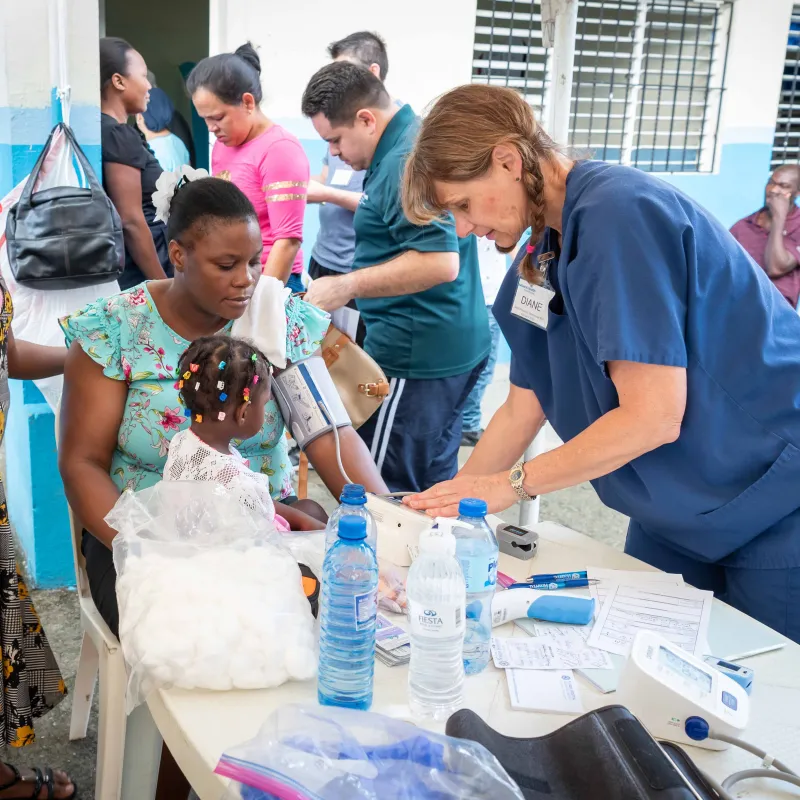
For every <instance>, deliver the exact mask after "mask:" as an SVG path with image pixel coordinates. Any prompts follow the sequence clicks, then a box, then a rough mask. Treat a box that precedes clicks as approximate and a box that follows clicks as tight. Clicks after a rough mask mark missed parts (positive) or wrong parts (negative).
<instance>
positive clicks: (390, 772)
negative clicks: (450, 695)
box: [215, 705, 523, 800]
mask: <svg viewBox="0 0 800 800" xmlns="http://www.w3.org/2000/svg"><path fill="white" fill-rule="evenodd" d="M215 772H216V773H217V774H218V775H222V776H223V777H226V778H232V779H233V781H234V783H233V784H232V785H231V787H230V788H229V789H228V792H227V793H226V795H225V797H224V800H306V799H308V800H350V798H358V799H359V800H434V798H435V800H444V799H445V798H448V799H449V798H465V799H466V798H469V799H470V800H522V798H523V795H522V792H521V791H520V790H519V788H518V787H517V785H516V784H515V783H514V781H512V780H511V778H510V777H509V776H508V774H507V773H506V772H505V770H504V769H503V768H502V767H501V766H500V763H499V762H498V761H497V759H496V758H495V757H494V756H493V755H492V754H491V753H490V752H489V751H488V750H487V749H486V748H485V747H483V745H480V744H477V743H476V742H469V741H466V740H464V739H453V738H452V737H449V736H441V735H439V734H436V733H431V732H430V731H426V730H422V729H421V728H417V727H416V726H415V725H412V724H410V723H408V722H403V721H401V720H396V719H391V718H390V717H384V716H382V715H380V714H373V713H369V712H365V711H351V710H349V709H344V708H325V707H321V706H313V707H312V706H299V705H286V706H283V707H282V708H280V709H278V711H276V712H274V713H273V714H272V715H271V716H270V717H269V719H268V720H267V721H266V722H265V723H264V726H263V727H262V728H261V730H260V731H259V733H258V735H257V736H256V737H255V738H254V739H252V740H250V741H249V742H247V743H245V744H242V745H239V746H238V747H234V748H231V749H230V750H228V751H226V752H225V753H223V755H222V758H221V759H220V761H219V763H218V764H217V767H216V769H215Z"/></svg>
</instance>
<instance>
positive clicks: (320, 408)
mask: <svg viewBox="0 0 800 800" xmlns="http://www.w3.org/2000/svg"><path fill="white" fill-rule="evenodd" d="M272 386H273V389H274V394H275V400H276V401H277V403H278V408H280V410H281V416H282V417H283V421H284V422H285V423H286V427H287V428H288V429H289V431H290V432H291V434H292V436H293V437H294V440H295V441H296V442H297V446H298V447H299V448H300V449H301V450H305V449H306V447H307V446H308V445H309V444H311V442H313V441H314V440H315V439H318V438H319V437H320V436H322V435H323V434H325V433H328V432H329V431H332V430H333V429H334V427H336V428H345V427H347V426H349V425H352V423H351V422H350V417H349V416H348V415H347V410H346V409H345V407H344V404H343V403H342V400H341V398H340V397H339V392H337V391H336V386H334V383H333V381H332V380H331V376H330V374H329V373H328V368H327V367H326V366H325V361H324V360H323V359H322V356H311V357H310V358H306V359H304V360H303V361H298V362H297V363H296V364H292V365H291V366H289V367H287V368H286V369H285V370H283V372H280V373H278V374H277V375H275V377H274V379H273V382H272Z"/></svg>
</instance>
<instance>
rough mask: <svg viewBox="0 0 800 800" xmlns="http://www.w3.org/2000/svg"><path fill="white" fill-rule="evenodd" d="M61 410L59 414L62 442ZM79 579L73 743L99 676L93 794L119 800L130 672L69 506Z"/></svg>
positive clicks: (86, 717) (80, 528) (86, 720)
mask: <svg viewBox="0 0 800 800" xmlns="http://www.w3.org/2000/svg"><path fill="white" fill-rule="evenodd" d="M59 412H60V409H57V410H56V414H55V435H56V446H58V434H59ZM69 525H70V533H71V539H72V556H73V559H74V562H75V583H76V586H77V591H78V602H79V604H80V612H81V630H82V631H83V638H82V639H81V654H80V658H79V660H78V671H77V674H76V675H75V688H74V689H73V692H72V717H71V719H70V726H69V738H70V741H74V740H75V739H85V738H86V731H87V728H88V726H89V713H90V711H91V708H92V698H93V696H94V689H95V685H96V684H97V677H98V673H99V675H100V707H99V713H98V724H97V765H96V774H95V787H94V796H95V797H97V798H98V800H119V798H120V797H121V792H122V764H123V760H124V753H125V731H126V724H127V719H126V715H125V690H126V686H127V683H128V676H127V673H126V670H125V660H124V658H123V656H122V647H121V646H120V643H119V640H118V639H117V637H116V636H114V634H113V633H111V631H110V630H109V627H108V625H106V623H105V622H104V621H103V618H102V617H101V616H100V612H99V611H98V610H97V606H95V604H94V601H93V600H92V595H91V593H90V591H89V578H88V576H87V574H86V562H85V560H84V558H83V553H82V552H81V536H82V531H83V526H82V525H80V523H79V521H78V520H76V518H75V515H74V514H73V513H72V509H71V508H70V509H69Z"/></svg>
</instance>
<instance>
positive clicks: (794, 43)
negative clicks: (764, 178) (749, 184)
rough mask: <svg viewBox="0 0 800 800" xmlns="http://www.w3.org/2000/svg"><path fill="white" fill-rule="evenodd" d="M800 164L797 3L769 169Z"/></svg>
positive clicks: (799, 21) (799, 25)
mask: <svg viewBox="0 0 800 800" xmlns="http://www.w3.org/2000/svg"><path fill="white" fill-rule="evenodd" d="M798 161H800V3H795V5H794V7H793V8H792V19H791V22H790V23H789V38H788V41H787V43H786V61H785V62H784V66H783V82H782V84H781V99H780V102H779V105H778V119H777V120H776V122H775V140H774V142H773V144H772V168H773V169H774V168H775V167H779V166H780V165H781V164H787V163H789V164H791V163H797V162H798Z"/></svg>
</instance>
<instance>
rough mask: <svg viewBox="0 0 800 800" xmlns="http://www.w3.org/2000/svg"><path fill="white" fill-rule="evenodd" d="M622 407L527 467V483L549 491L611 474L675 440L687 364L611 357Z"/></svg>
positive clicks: (682, 409)
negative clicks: (652, 362)
mask: <svg viewBox="0 0 800 800" xmlns="http://www.w3.org/2000/svg"><path fill="white" fill-rule="evenodd" d="M608 370H609V375H610V376H611V380H612V381H613V382H614V386H615V387H616V389H617V395H618V396H619V407H618V408H615V409H613V410H611V411H609V412H608V413H607V414H603V416H602V417H600V419H598V420H597V421H596V422H594V423H593V424H592V425H590V426H589V427H588V428H587V429H586V430H585V431H583V432H582V433H580V434H578V435H577V436H576V437H575V438H574V439H572V440H570V441H569V442H567V443H566V444H564V445H562V446H561V447H557V448H556V449H555V450H551V451H550V452H549V453H543V454H542V455H540V456H538V457H537V458H535V459H533V461H529V462H528V463H527V464H526V468H525V481H524V485H525V487H526V488H531V489H532V490H533V491H532V492H529V494H530V493H532V494H545V493H546V492H554V491H556V490H557V489H564V488H566V487H567V486H575V485H576V484H578V483H583V481H588V480H593V479H594V478H599V477H601V476H602V475H608V473H610V472H613V471H614V470H615V469H619V467H621V466H623V465H624V464H627V463H628V462H630V461H633V459H635V458H638V457H639V456H641V455H644V454H645V453H649V452H650V451H651V450H655V449H656V448H657V447H661V446H662V445H664V444H669V443H670V442H674V441H675V440H676V439H677V438H678V436H679V435H680V432H681V422H682V421H683V415H684V412H685V410H686V370H685V369H683V368H682V367H664V366H658V365H653V364H639V363H636V362H633V361H610V362H609V363H608Z"/></svg>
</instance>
